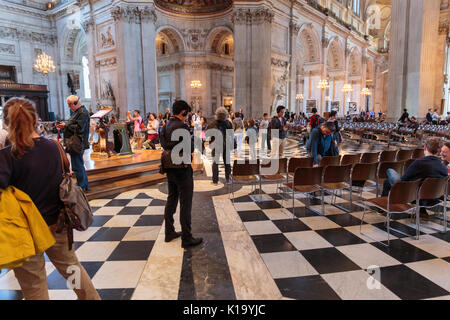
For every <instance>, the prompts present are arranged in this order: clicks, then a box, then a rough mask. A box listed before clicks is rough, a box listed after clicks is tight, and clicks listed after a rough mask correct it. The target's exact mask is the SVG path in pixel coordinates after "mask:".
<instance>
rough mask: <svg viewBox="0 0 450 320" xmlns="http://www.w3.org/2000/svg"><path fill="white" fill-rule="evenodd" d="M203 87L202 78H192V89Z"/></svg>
mask: <svg viewBox="0 0 450 320" xmlns="http://www.w3.org/2000/svg"><path fill="white" fill-rule="evenodd" d="M201 87H202V82H201V81H200V80H192V81H191V88H192V89H200V88H201Z"/></svg>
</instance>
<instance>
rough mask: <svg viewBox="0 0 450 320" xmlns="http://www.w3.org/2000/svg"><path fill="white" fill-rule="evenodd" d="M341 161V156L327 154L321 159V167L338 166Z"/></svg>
mask: <svg viewBox="0 0 450 320" xmlns="http://www.w3.org/2000/svg"><path fill="white" fill-rule="evenodd" d="M340 163H341V156H332V157H331V156H325V157H323V158H322V160H320V163H319V167H327V166H338V165H339V164H340Z"/></svg>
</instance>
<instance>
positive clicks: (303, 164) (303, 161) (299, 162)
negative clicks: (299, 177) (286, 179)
mask: <svg viewBox="0 0 450 320" xmlns="http://www.w3.org/2000/svg"><path fill="white" fill-rule="evenodd" d="M313 164H314V159H313V158H291V159H289V165H288V172H289V173H294V172H295V169H297V168H312V166H313Z"/></svg>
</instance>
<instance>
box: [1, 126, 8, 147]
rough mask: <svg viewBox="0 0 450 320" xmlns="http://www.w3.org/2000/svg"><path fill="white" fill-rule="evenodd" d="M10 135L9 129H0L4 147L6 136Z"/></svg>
mask: <svg viewBox="0 0 450 320" xmlns="http://www.w3.org/2000/svg"><path fill="white" fill-rule="evenodd" d="M7 135H8V131H6V130H5V129H0V147H1V148H3V147H4V146H5V141H6V136H7Z"/></svg>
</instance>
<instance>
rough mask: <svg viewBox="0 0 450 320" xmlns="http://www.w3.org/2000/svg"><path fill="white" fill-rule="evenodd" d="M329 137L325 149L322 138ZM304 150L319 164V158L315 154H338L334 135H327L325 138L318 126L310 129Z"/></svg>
mask: <svg viewBox="0 0 450 320" xmlns="http://www.w3.org/2000/svg"><path fill="white" fill-rule="evenodd" d="M325 139H331V142H330V146H329V148H328V149H325V147H326V146H325V145H324V143H323V140H325ZM306 150H307V151H308V153H309V154H310V155H311V156H312V157H313V158H314V164H319V160H318V158H317V155H319V154H320V155H321V156H322V157H323V156H325V155H331V156H337V155H339V150H338V149H337V148H336V144H335V140H334V135H332V134H331V135H329V136H328V137H326V138H325V136H324V135H323V134H322V131H321V130H320V127H319V128H314V129H313V130H312V131H311V135H310V137H309V140H308V142H307V143H306Z"/></svg>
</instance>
